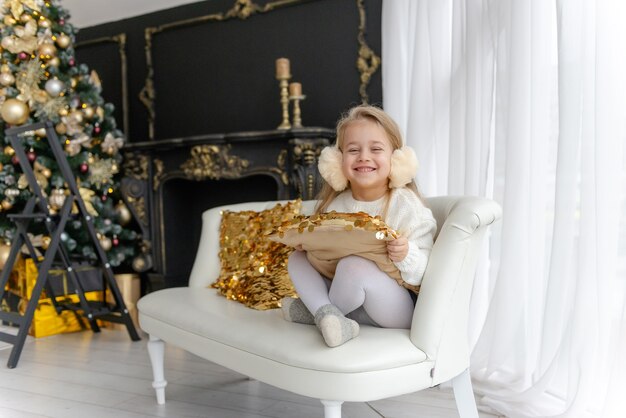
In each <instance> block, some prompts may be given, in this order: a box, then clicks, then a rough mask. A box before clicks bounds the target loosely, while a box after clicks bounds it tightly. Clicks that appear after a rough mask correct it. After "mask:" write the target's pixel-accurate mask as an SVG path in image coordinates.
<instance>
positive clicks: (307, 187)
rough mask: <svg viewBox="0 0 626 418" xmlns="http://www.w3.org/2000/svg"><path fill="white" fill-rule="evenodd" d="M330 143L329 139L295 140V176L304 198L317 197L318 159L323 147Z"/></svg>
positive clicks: (297, 186) (299, 192)
mask: <svg viewBox="0 0 626 418" xmlns="http://www.w3.org/2000/svg"><path fill="white" fill-rule="evenodd" d="M328 144H329V141H328V139H318V140H316V141H302V140H299V139H294V140H293V160H294V166H293V176H294V177H295V179H294V184H295V185H296V189H297V191H298V195H299V196H300V197H302V199H305V200H308V199H313V198H315V195H316V185H317V179H318V175H319V174H318V171H317V159H318V157H319V155H320V153H321V152H322V149H323V148H324V147H325V146H327V145H328Z"/></svg>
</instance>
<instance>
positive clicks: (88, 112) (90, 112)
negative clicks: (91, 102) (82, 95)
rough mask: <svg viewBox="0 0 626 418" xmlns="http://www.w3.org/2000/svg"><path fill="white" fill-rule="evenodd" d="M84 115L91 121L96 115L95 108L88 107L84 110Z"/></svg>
mask: <svg viewBox="0 0 626 418" xmlns="http://www.w3.org/2000/svg"><path fill="white" fill-rule="evenodd" d="M83 113H84V114H85V117H86V118H87V119H91V118H93V115H94V114H95V111H94V110H93V107H91V106H87V107H86V108H84V109H83Z"/></svg>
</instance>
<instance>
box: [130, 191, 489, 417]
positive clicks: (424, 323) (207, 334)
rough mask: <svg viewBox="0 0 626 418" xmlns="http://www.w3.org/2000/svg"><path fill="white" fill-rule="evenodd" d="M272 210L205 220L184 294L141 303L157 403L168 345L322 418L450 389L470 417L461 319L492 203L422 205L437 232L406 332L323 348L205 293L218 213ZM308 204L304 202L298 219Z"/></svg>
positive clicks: (311, 330) (455, 200) (272, 317)
mask: <svg viewBox="0 0 626 418" xmlns="http://www.w3.org/2000/svg"><path fill="white" fill-rule="evenodd" d="M276 203H277V202H274V201H268V202H254V203H241V204H233V205H228V206H222V207H217V208H213V209H210V210H208V211H206V212H205V213H204V214H203V227H202V236H201V239H200V244H199V248H198V253H197V256H196V259H195V263H194V266H193V270H192V272H191V277H190V280H189V286H188V287H180V288H170V289H164V290H160V291H157V292H154V293H150V294H148V295H146V296H144V297H142V298H141V299H140V301H139V303H138V309H139V322H140V324H141V328H142V329H143V330H144V331H145V332H147V333H148V334H149V335H150V340H149V342H148V350H149V354H150V358H151V361H152V368H153V373H154V382H153V387H154V388H155V389H156V394H157V402H158V403H159V404H162V403H164V402H165V394H164V389H165V386H166V384H167V382H166V380H165V378H164V375H163V361H164V345H163V344H164V342H167V343H168V344H173V345H175V346H178V347H181V348H183V349H185V350H187V351H189V352H191V353H194V354H196V355H198V356H200V357H203V358H205V359H207V360H209V361H212V362H214V363H217V364H220V365H222V366H224V367H227V368H229V369H232V370H234V371H237V372H239V373H242V374H244V375H247V376H249V377H251V378H253V379H256V380H259V381H261V382H265V383H267V384H270V385H273V386H276V387H278V388H281V389H284V390H287V391H290V392H294V393H297V394H300V395H305V396H309V397H314V398H318V399H320V400H321V401H322V403H323V404H324V412H325V416H326V417H327V418H328V417H340V416H341V403H342V402H343V401H356V402H365V401H371V400H376V399H382V398H387V397H392V396H397V395H402V394H406V393H412V392H415V391H418V390H421V389H425V388H429V387H432V386H435V385H437V384H439V383H442V382H445V381H449V380H451V381H452V384H453V388H454V393H455V397H456V401H457V407H458V409H459V413H460V415H461V416H462V417H477V416H478V415H477V411H476V404H475V402H474V397H473V392H472V387H471V381H470V377H469V371H468V368H469V349H468V343H467V319H468V310H469V300H470V294H471V289H472V283H473V279H474V274H475V268H476V260H477V256H478V253H479V251H480V250H481V242H482V240H483V238H484V235H485V232H486V230H487V226H488V225H490V224H491V223H493V222H494V221H496V220H497V219H499V217H500V215H501V210H500V207H499V206H498V204H497V203H495V202H493V201H490V200H486V199H482V198H475V197H435V198H429V199H427V204H428V206H429V207H430V208H431V209H432V211H433V214H434V215H435V218H436V219H437V223H438V226H439V232H438V236H437V238H436V241H435V245H434V247H433V250H432V254H431V257H430V260H429V264H428V267H427V270H426V273H425V276H424V280H423V283H422V288H421V292H420V295H419V298H418V300H417V303H416V306H415V313H414V316H413V323H412V327H411V329H410V330H404V329H383V328H375V327H370V326H362V327H361V332H360V334H359V336H358V337H357V338H355V339H353V340H351V341H349V342H347V343H346V344H343V345H341V346H339V347H336V348H329V347H328V346H326V344H325V343H324V341H323V339H322V337H321V335H320V333H319V331H318V330H317V329H316V328H315V326H313V325H303V324H296V323H290V322H287V321H285V320H284V319H283V318H282V315H281V312H280V310H279V309H275V310H268V311H257V310H253V309H250V308H248V307H246V306H244V305H242V304H239V303H237V302H233V301H230V300H227V299H225V298H224V297H223V296H220V295H219V294H218V293H217V291H216V290H215V289H212V288H210V287H209V285H210V284H211V283H212V282H213V281H214V280H215V278H216V277H217V276H218V273H219V268H220V266H219V260H218V250H219V224H220V211H222V210H223V209H228V210H231V211H238V210H264V209H268V208H271V207H273V206H274V205H275V204H276ZM313 205H314V202H313V201H307V202H304V211H305V212H310V211H311V210H312V208H313ZM235 330H236V331H235Z"/></svg>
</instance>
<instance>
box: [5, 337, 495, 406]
mask: <svg viewBox="0 0 626 418" xmlns="http://www.w3.org/2000/svg"><path fill="white" fill-rule="evenodd" d="M1 327H2V326H0V328H1ZM4 329H6V327H4ZM142 335H143V336H144V339H143V340H142V341H139V342H132V341H131V340H130V339H129V338H128V335H127V333H126V332H125V331H114V330H107V329H103V330H102V332H101V333H99V334H94V333H92V332H91V331H85V332H79V333H73V334H64V335H56V336H52V337H47V338H39V339H34V338H31V337H28V342H27V343H26V345H25V346H24V350H23V352H22V356H21V359H20V362H19V364H18V366H17V367H16V368H15V369H8V368H6V362H7V360H8V358H9V352H10V348H11V346H6V345H4V346H3V345H2V343H0V417H2V418H13V417H16V418H26V417H28V418H32V417H60V418H61V417H62V418H71V417H76V418H85V417H88V418H100V417H114V418H127V417H128V418H131V417H132V418H134V417H176V418H178V417H216V418H222V417H224V418H225V417H229V418H239V417H246V418H252V417H276V418H291V417H297V418H307V417H311V418H313V417H316V418H317V417H321V416H322V415H323V409H322V405H321V403H320V402H319V401H318V400H316V399H311V398H306V397H303V396H298V395H294V394H291V393H289V392H286V391H283V390H280V389H276V388H274V387H272V386H268V385H266V384H264V383H260V382H258V381H251V380H249V379H247V378H246V377H245V376H242V375H240V374H238V373H234V372H232V371H230V370H228V369H225V368H223V367H221V366H218V365H216V364H213V363H209V362H207V361H205V360H203V359H200V358H198V357H196V356H194V355H192V354H189V353H186V352H184V351H182V350H180V349H177V348H175V347H167V346H166V347H167V349H166V352H165V378H166V379H167V381H168V386H167V388H166V391H165V397H166V403H165V405H163V406H159V405H157V404H156V400H155V397H154V390H153V389H152V386H151V383H152V370H151V367H150V361H149V359H148V353H147V349H146V341H147V338H145V334H142ZM343 416H344V417H346V418H380V417H418V418H419V417H428V418H439V417H457V416H458V415H457V413H456V408H455V404H454V399H453V397H452V394H451V393H450V391H448V390H444V389H431V390H428V391H422V392H419V393H417V394H412V395H407V396H400V397H396V398H392V399H387V400H381V401H375V402H369V403H351V402H347V403H345V404H344V405H343ZM480 416H481V418H493V417H497V415H493V414H490V413H487V412H481V413H480Z"/></svg>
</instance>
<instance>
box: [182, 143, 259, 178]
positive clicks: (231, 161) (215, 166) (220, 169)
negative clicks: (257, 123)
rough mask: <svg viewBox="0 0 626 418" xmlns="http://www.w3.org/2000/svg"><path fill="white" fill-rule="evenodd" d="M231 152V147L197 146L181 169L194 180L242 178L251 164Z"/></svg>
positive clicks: (192, 149)
mask: <svg viewBox="0 0 626 418" xmlns="http://www.w3.org/2000/svg"><path fill="white" fill-rule="evenodd" d="M229 151H230V145H226V146H220V145H196V146H195V147H192V148H191V151H190V154H191V157H190V158H189V159H188V160H187V161H185V162H184V163H183V164H182V165H181V166H180V168H181V170H182V171H183V173H185V176H186V177H187V178H188V179H192V180H204V179H212V180H218V179H221V178H237V177H241V175H242V173H244V172H245V171H246V169H247V168H248V166H249V165H250V162H249V161H248V160H245V159H243V158H240V157H238V156H236V155H229Z"/></svg>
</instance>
